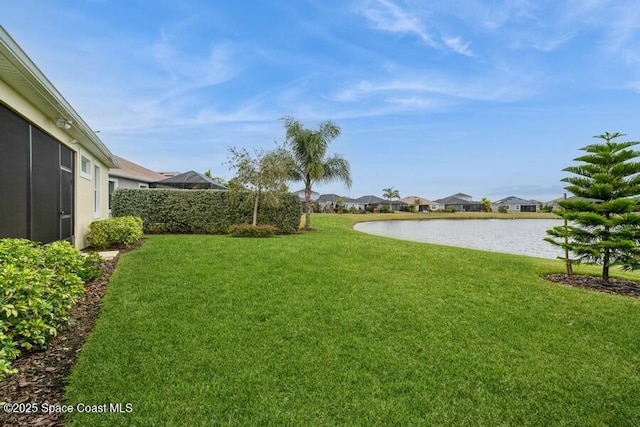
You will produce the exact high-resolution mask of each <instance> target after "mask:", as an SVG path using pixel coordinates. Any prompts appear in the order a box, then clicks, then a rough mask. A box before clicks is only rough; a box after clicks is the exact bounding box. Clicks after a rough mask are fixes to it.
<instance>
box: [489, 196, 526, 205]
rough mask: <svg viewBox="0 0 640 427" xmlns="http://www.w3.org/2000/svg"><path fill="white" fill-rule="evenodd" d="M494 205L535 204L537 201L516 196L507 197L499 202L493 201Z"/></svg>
mask: <svg viewBox="0 0 640 427" xmlns="http://www.w3.org/2000/svg"><path fill="white" fill-rule="evenodd" d="M493 204H494V205H535V204H537V202H535V201H533V200H525V199H521V198H520V197H516V196H509V197H505V198H504V199H500V200H498V201H497V202H493Z"/></svg>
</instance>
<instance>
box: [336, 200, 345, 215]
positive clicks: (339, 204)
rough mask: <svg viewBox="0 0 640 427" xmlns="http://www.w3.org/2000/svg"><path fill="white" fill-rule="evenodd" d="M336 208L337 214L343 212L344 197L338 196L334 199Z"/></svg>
mask: <svg viewBox="0 0 640 427" xmlns="http://www.w3.org/2000/svg"><path fill="white" fill-rule="evenodd" d="M336 208H337V209H338V213H339V214H341V213H343V212H344V199H343V198H342V197H338V200H336Z"/></svg>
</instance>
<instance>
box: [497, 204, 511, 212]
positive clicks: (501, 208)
mask: <svg viewBox="0 0 640 427" xmlns="http://www.w3.org/2000/svg"><path fill="white" fill-rule="evenodd" d="M498 212H500V213H507V212H509V206H507V205H500V206H498Z"/></svg>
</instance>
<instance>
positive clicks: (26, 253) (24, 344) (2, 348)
mask: <svg viewBox="0 0 640 427" xmlns="http://www.w3.org/2000/svg"><path fill="white" fill-rule="evenodd" d="M100 261H101V259H100V258H99V257H98V256H97V255H91V256H89V257H85V256H83V255H82V254H81V253H80V252H79V251H78V250H77V249H75V248H74V247H73V246H71V245H70V244H69V243H68V242H55V243H52V244H50V245H47V246H38V245H37V244H36V243H34V242H31V241H29V240H25V239H1V240H0V379H2V378H3V377H4V376H5V375H7V374H10V373H13V372H15V370H13V369H11V360H13V359H15V358H16V357H17V356H18V355H19V353H20V349H21V348H25V349H30V348H32V347H34V346H37V347H44V346H46V343H47V341H48V339H49V338H50V337H51V336H54V335H56V334H57V332H58V330H59V329H60V328H61V327H62V326H63V325H64V324H66V323H67V322H68V320H69V313H70V312H71V308H72V306H73V303H75V302H76V301H77V300H78V299H79V298H80V296H81V295H82V294H83V293H84V286H83V285H84V281H85V280H87V279H88V278H95V277H97V276H98V275H99V269H98V268H97V264H98V263H99V262H100Z"/></svg>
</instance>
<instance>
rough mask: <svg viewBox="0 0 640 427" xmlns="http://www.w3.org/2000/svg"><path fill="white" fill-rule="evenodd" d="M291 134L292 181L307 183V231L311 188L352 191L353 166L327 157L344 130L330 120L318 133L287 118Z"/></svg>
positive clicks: (341, 158)
mask: <svg viewBox="0 0 640 427" xmlns="http://www.w3.org/2000/svg"><path fill="white" fill-rule="evenodd" d="M282 120H283V121H284V126H285V128H286V130H287V140H286V143H285V146H287V147H288V148H289V149H290V150H291V173H290V175H291V179H292V180H294V181H302V182H303V183H304V200H305V220H304V229H305V230H310V229H311V186H312V185H313V184H315V183H316V182H333V181H342V182H344V183H345V185H346V186H347V188H349V187H351V171H350V167H349V162H347V161H346V160H345V159H344V158H343V157H342V156H340V155H338V154H334V155H331V156H327V148H328V147H329V143H330V142H331V141H332V140H333V139H335V138H337V137H338V136H339V135H340V127H338V126H337V125H336V124H334V123H333V122H331V121H330V120H327V121H325V122H322V123H320V126H319V127H318V129H317V130H314V129H307V128H305V127H304V126H303V125H302V124H301V123H300V122H299V121H298V120H295V119H294V118H292V117H288V116H287V117H283V118H282Z"/></svg>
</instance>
